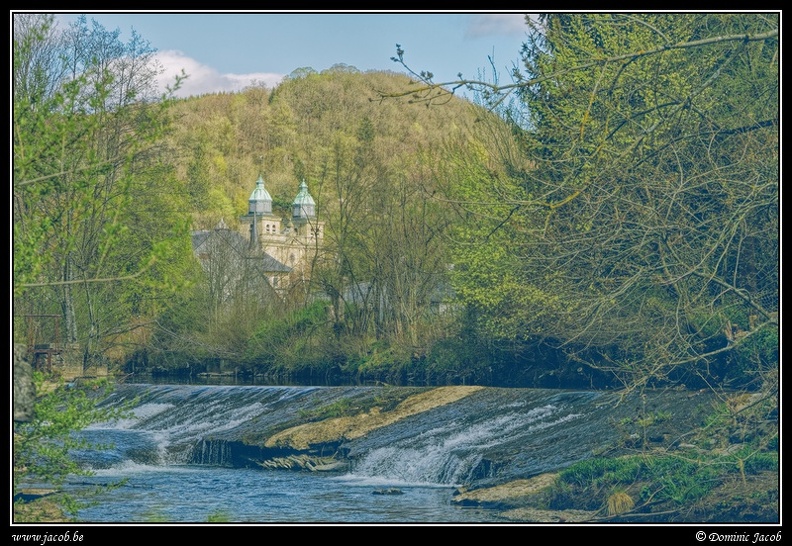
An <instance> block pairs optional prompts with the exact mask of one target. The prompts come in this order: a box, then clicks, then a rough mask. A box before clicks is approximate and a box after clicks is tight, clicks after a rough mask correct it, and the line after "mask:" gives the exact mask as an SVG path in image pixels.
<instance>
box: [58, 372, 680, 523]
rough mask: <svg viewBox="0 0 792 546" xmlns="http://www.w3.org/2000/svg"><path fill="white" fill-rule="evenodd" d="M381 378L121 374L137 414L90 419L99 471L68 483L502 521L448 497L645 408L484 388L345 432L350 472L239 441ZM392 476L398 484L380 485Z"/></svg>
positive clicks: (135, 508) (530, 465) (364, 518)
mask: <svg viewBox="0 0 792 546" xmlns="http://www.w3.org/2000/svg"><path fill="white" fill-rule="evenodd" d="M377 389H379V387H283V386H280V387H274V386H195V385H122V386H120V387H119V388H118V389H117V390H116V391H115V392H114V393H113V394H112V395H111V397H110V399H108V400H107V401H106V402H105V403H106V404H108V405H117V404H120V403H131V404H133V410H132V415H130V416H129V417H128V418H126V419H123V420H121V421H118V422H116V423H112V424H110V423H105V424H97V425H93V426H91V427H90V428H88V429H87V430H85V431H84V432H83V433H82V434H83V436H84V437H85V438H86V439H87V440H88V441H90V442H93V443H96V444H104V445H105V449H89V450H85V451H83V452H80V453H76V454H75V455H76V456H77V458H78V459H79V460H80V461H81V462H83V463H84V464H85V465H86V466H87V467H88V468H90V469H91V470H92V471H93V473H94V474H93V475H92V476H90V477H88V478H75V480H74V481H73V482H72V485H71V487H74V488H75V489H85V488H87V487H89V484H108V483H115V482H119V481H123V483H122V484H121V485H120V486H118V487H116V488H113V489H111V490H109V491H106V492H103V493H102V494H101V495H100V496H99V497H98V498H97V499H96V500H97V503H96V504H95V505H93V506H91V507H88V508H85V509H83V510H81V511H80V513H79V519H80V520H81V521H83V522H122V523H125V522H205V521H208V520H212V519H217V520H222V521H231V522H256V523H267V522H279V523H310V522H332V523H339V522H341V523H343V522H349V523H370V522H403V523H410V522H449V523H453V522H494V521H502V520H500V519H499V515H498V513H497V512H496V511H494V510H487V509H479V508H463V507H460V506H457V505H454V504H452V502H451V499H452V496H453V494H454V492H455V489H456V487H457V486H459V485H465V484H470V483H473V482H474V481H475V482H476V483H479V484H481V483H486V482H487V481H488V480H490V481H492V482H493V483H495V482H497V481H500V482H502V481H505V480H508V479H513V478H518V477H526V476H531V475H536V474H539V473H541V472H546V471H555V470H558V469H560V468H563V467H565V466H568V465H570V464H572V463H574V462H576V461H579V460H582V459H585V458H587V457H591V456H592V455H593V454H596V453H597V452H599V451H601V450H602V449H603V448H604V447H605V446H607V445H610V444H612V443H613V442H614V441H615V440H616V439H617V438H618V435H619V434H620V432H619V431H618V427H616V426H614V423H616V422H618V420H619V419H621V420H624V417H623V416H625V415H627V416H629V415H631V414H634V413H635V412H636V411H638V408H637V407H636V406H630V405H629V404H621V405H619V406H618V407H617V406H614V403H613V402H614V398H613V397H612V396H611V395H608V394H605V393H595V392H574V391H553V390H541V389H483V390H481V391H477V392H476V393H474V394H472V395H470V396H468V397H466V398H464V399H462V400H460V401H458V402H455V403H452V404H448V405H445V406H441V407H438V408H435V409H432V410H430V411H426V412H423V413H420V414H416V415H413V416H411V417H408V418H405V419H402V420H400V421H398V422H396V423H394V424H391V425H389V426H386V427H382V428H379V429H376V430H374V431H372V432H370V433H369V434H367V435H366V436H364V437H362V438H358V439H355V440H351V441H348V442H345V443H344V444H343V445H342V446H341V448H342V449H343V451H344V452H345V453H346V455H347V457H348V458H349V460H350V461H351V466H350V468H349V469H348V470H345V471H343V472H335V473H322V472H307V471H290V470H270V469H264V468H262V467H261V466H259V465H256V464H253V463H251V462H250V459H249V458H247V457H248V456H249V453H248V452H247V451H245V448H244V447H243V448H240V446H242V443H241V441H242V439H244V438H249V437H250V435H251V434H255V433H262V432H264V431H271V430H277V427H278V425H279V424H285V423H289V422H293V421H294V420H295V419H296V418H297V417H298V416H300V415H304V412H310V411H313V410H315V409H316V408H321V407H326V406H327V405H328V404H332V403H334V402H337V401H339V400H342V399H347V400H348V399H355V397H364V396H371V395H372V394H376V392H377ZM642 403H643V405H644V406H646V400H643V402H642ZM671 403H672V404H673V402H671ZM281 428H282V427H281ZM388 489H398V493H399V494H388V495H384V494H377V493H382V492H383V491H384V490H388Z"/></svg>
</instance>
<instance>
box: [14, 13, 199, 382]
mask: <svg viewBox="0 0 792 546" xmlns="http://www.w3.org/2000/svg"><path fill="white" fill-rule="evenodd" d="M118 37H119V31H117V30H116V31H107V30H106V29H104V28H103V27H101V26H100V25H98V24H97V23H96V22H93V23H92V24H90V25H89V24H88V22H87V20H86V19H85V18H84V17H82V18H80V19H78V20H77V21H76V22H75V23H73V24H72V25H70V26H69V27H68V28H67V29H65V30H64V31H60V30H59V29H57V28H56V27H55V25H54V20H53V17H52V16H51V15H44V14H36V15H23V14H15V15H14V43H13V56H14V59H13V60H14V62H13V71H14V104H13V151H14V164H13V222H14V293H15V297H16V302H15V303H16V304H17V306H18V309H19V311H20V313H19V314H26V313H28V314H29V313H42V312H46V313H57V314H59V315H60V316H61V317H62V318H63V324H64V328H63V331H62V333H63V339H59V340H57V341H58V342H65V343H68V344H73V345H79V347H80V352H81V354H82V360H83V365H84V367H88V366H90V365H91V364H93V363H94V362H96V361H97V359H101V358H102V353H103V352H105V351H106V350H107V349H108V348H109V347H110V346H111V345H113V344H115V345H117V344H118V343H117V342H118V340H119V336H121V337H123V336H124V335H125V334H128V333H129V332H130V331H131V330H134V329H136V328H139V327H140V325H141V323H142V321H143V320H144V318H143V317H146V316H150V315H151V314H153V313H154V312H155V310H156V308H157V307H158V306H160V305H161V304H162V301H163V300H162V299H160V298H161V296H162V293H161V292H158V291H161V290H163V289H165V288H166V287H168V286H170V287H173V286H175V285H176V281H177V279H179V277H180V275H179V272H178V269H179V267H181V265H179V264H180V263H181V264H183V263H184V258H185V257H186V256H189V254H188V252H189V246H185V245H184V242H185V241H186V242H189V239H188V237H187V222H186V218H185V217H184V215H183V214H182V213H180V212H178V211H179V210H180V207H179V206H178V205H177V204H175V203H174V202H173V197H172V196H178V194H179V192H178V191H177V190H175V188H173V186H172V185H173V184H174V183H175V179H174V177H173V175H172V172H171V171H170V170H169V168H168V167H167V166H166V165H164V164H163V162H162V161H161V157H162V152H163V150H162V149H161V148H160V147H159V146H160V142H161V137H162V135H163V133H164V131H165V130H166V128H167V107H168V104H169V103H168V101H167V100H164V99H165V98H164V97H160V96H159V95H158V94H157V91H156V89H155V87H154V78H155V76H156V75H157V74H158V72H159V68H158V67H157V65H156V63H155V62H154V57H153V52H154V50H153V49H152V48H151V47H150V46H149V44H148V43H147V42H146V41H144V40H143V39H142V38H140V36H138V35H137V34H135V33H133V35H132V37H131V38H130V40H129V41H128V42H127V43H123V42H121V41H120V40H119V39H118ZM177 83H178V82H177ZM169 184H170V185H171V188H172V189H171V192H168V191H166V188H168V185H169ZM169 193H171V195H168V194H169ZM23 325H24V324H23Z"/></svg>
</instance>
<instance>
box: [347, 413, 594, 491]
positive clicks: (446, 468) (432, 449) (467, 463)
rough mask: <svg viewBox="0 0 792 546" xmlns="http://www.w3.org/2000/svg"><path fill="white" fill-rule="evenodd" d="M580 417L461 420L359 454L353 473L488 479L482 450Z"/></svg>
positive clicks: (409, 479)
mask: <svg viewBox="0 0 792 546" xmlns="http://www.w3.org/2000/svg"><path fill="white" fill-rule="evenodd" d="M578 417H580V414H578V413H574V412H570V411H569V410H568V409H566V408H559V407H557V406H554V405H544V406H540V407H536V408H525V407H521V408H510V409H509V410H508V411H507V412H506V413H504V414H502V415H495V416H492V415H486V414H479V415H469V416H466V417H460V418H459V419H455V420H453V421H447V422H443V424H442V426H439V427H436V428H433V429H430V430H426V431H423V432H421V433H420V434H418V435H416V436H412V437H408V438H404V439H401V440H399V441H395V442H393V443H388V444H387V445H384V446H383V447H376V448H373V449H371V450H370V451H367V452H365V453H363V454H361V455H360V456H359V457H358V458H357V459H358V460H357V462H356V463H355V465H354V471H353V473H354V474H356V475H360V476H369V477H384V478H387V479H391V480H396V481H401V482H405V483H431V484H446V485H460V484H465V483H470V482H471V481H473V480H474V479H481V478H485V477H492V475H491V474H492V473H493V470H494V468H493V466H492V465H491V464H488V463H487V460H486V459H485V457H484V453H485V452H486V450H488V449H491V448H494V447H497V446H498V445H500V444H503V443H507V442H513V441H514V440H515V439H516V438H517V437H525V438H526V442H528V441H529V438H530V436H531V435H533V434H536V433H538V432H539V431H540V430H542V429H545V428H548V427H553V426H562V425H563V424H564V423H568V422H569V421H571V420H573V419H576V418H578ZM353 453H354V452H353ZM488 475H489V476H488Z"/></svg>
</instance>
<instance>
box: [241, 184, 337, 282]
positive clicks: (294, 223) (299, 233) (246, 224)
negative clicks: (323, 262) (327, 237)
mask: <svg viewBox="0 0 792 546" xmlns="http://www.w3.org/2000/svg"><path fill="white" fill-rule="evenodd" d="M240 226H241V227H240V229H241V231H242V235H246V234H247V235H249V237H250V248H251V250H254V251H261V252H266V253H267V254H269V255H270V256H272V257H273V258H275V259H276V260H278V261H279V262H281V263H282V264H285V265H287V266H289V267H290V268H291V269H292V270H295V271H296V270H300V269H305V266H307V265H309V264H310V262H311V260H312V259H313V257H315V256H316V255H317V253H318V252H319V250H320V248H321V246H322V241H323V239H324V222H319V221H317V219H316V202H315V201H314V199H313V197H311V194H310V193H309V192H308V185H307V184H306V183H305V180H303V181H302V182H301V183H300V189H299V192H298V193H297V196H296V197H295V198H294V202H293V203H292V206H291V218H289V217H286V218H281V217H280V216H277V215H275V214H273V212H272V196H270V194H269V192H268V191H267V189H266V188H265V187H264V179H263V178H262V177H261V176H259V178H258V180H257V181H256V188H255V189H254V190H253V193H251V194H250V199H248V213H247V214H246V215H244V216H242V217H241V218H240ZM245 232H247V233H245Z"/></svg>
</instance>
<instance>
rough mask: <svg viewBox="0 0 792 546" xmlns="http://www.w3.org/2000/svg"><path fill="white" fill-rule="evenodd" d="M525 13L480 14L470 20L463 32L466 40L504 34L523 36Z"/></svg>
mask: <svg viewBox="0 0 792 546" xmlns="http://www.w3.org/2000/svg"><path fill="white" fill-rule="evenodd" d="M526 15H527V14H525V13H486V14H485V13H482V14H478V15H474V16H473V17H471V18H470V23H469V24H468V28H467V29H466V30H465V37H466V38H483V37H485V36H493V35H504V34H524V33H525V31H526V30H527V29H526V27H525V16H526Z"/></svg>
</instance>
